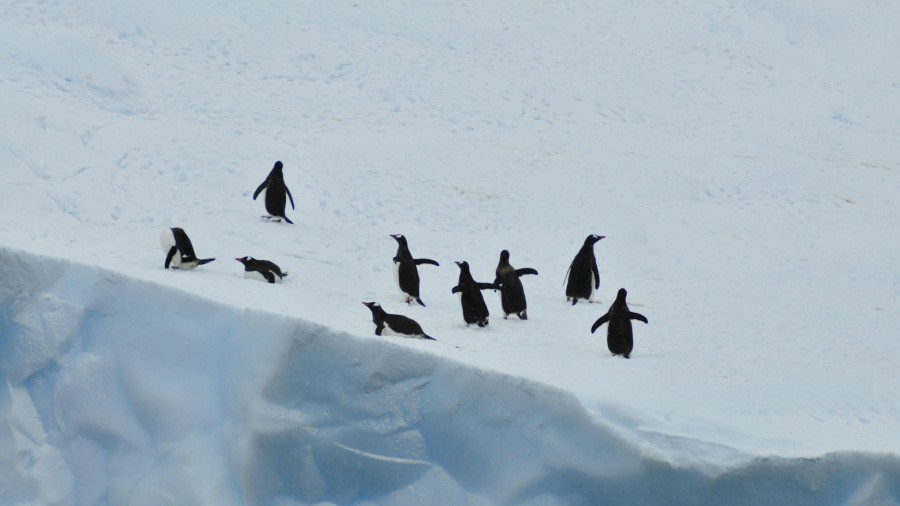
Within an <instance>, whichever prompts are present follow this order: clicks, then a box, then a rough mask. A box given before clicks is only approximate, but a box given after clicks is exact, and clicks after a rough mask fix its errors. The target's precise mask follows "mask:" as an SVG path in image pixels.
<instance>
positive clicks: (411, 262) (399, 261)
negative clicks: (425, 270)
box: [391, 234, 440, 306]
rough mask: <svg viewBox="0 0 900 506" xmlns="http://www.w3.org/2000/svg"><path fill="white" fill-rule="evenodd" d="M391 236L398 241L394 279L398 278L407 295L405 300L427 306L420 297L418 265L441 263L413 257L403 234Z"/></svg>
mask: <svg viewBox="0 0 900 506" xmlns="http://www.w3.org/2000/svg"><path fill="white" fill-rule="evenodd" d="M391 237H393V238H394V240H395V241H397V254H396V255H395V256H394V279H396V280H397V285H398V286H399V287H400V291H401V292H403V295H404V296H405V297H406V300H405V302H406V303H407V304H412V301H416V302H418V303H419V305H420V306H425V303H424V302H422V299H420V298H419V270H418V269H417V268H416V266H417V265H422V264H430V265H440V264H439V263H437V262H435V261H434V260H432V259H430V258H413V257H412V253H410V252H409V246H408V245H407V243H406V237H404V236H403V234H392V235H391Z"/></svg>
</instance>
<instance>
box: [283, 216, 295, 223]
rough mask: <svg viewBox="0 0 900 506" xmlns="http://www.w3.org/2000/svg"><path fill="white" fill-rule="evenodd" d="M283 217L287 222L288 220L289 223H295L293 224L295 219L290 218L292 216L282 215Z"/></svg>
mask: <svg viewBox="0 0 900 506" xmlns="http://www.w3.org/2000/svg"><path fill="white" fill-rule="evenodd" d="M282 218H284V221H286V222H288V223H290V224H291V225H293V224H294V222H293V221H291V219H290V218H288V217H287V216H282Z"/></svg>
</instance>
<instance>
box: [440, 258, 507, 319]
mask: <svg viewBox="0 0 900 506" xmlns="http://www.w3.org/2000/svg"><path fill="white" fill-rule="evenodd" d="M456 265H458V266H459V283H458V284H457V285H456V286H454V287H453V289H452V290H451V293H458V294H459V302H460V304H461V305H462V312H463V320H465V321H466V326H469V325H471V324H473V323H474V324H476V325H478V326H479V327H487V324H488V316H490V313H489V312H488V308H487V304H485V303H484V296H482V295H481V291H482V290H490V289H494V290H496V289H497V285H495V284H493V283H479V282H477V281H475V279H474V278H473V277H472V273H471V271H470V270H469V263H468V262H456Z"/></svg>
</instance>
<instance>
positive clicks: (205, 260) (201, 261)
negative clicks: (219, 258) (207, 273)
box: [197, 258, 215, 265]
mask: <svg viewBox="0 0 900 506" xmlns="http://www.w3.org/2000/svg"><path fill="white" fill-rule="evenodd" d="M213 260H215V258H199V259H197V265H203V264H208V263H210V262H212V261H213Z"/></svg>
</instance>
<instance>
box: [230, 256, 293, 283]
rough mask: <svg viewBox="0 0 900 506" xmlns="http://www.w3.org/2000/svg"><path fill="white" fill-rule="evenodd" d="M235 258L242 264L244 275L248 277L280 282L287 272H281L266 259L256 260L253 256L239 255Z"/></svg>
mask: <svg viewBox="0 0 900 506" xmlns="http://www.w3.org/2000/svg"><path fill="white" fill-rule="evenodd" d="M235 260H237V261H238V262H240V263H242V264H243V265H244V277H245V278H248V279H259V280H262V281H266V282H269V283H281V281H282V280H283V278H284V277H285V276H287V275H288V273H287V272H282V271H281V268H280V267H278V266H277V265H275V263H274V262H270V261H268V260H257V259H255V258H253V257H241V258H235Z"/></svg>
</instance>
